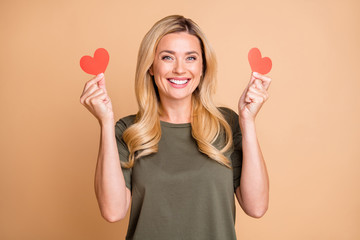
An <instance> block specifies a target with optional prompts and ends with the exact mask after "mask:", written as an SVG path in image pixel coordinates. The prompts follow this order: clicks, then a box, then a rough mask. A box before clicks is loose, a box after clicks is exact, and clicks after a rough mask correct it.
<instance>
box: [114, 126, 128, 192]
mask: <svg viewBox="0 0 360 240" xmlns="http://www.w3.org/2000/svg"><path fill="white" fill-rule="evenodd" d="M127 127H128V126H127V124H126V120H124V119H120V120H119V121H117V122H116V125H115V137H116V144H117V148H118V152H119V158H120V161H121V162H128V161H129V149H128V147H127V145H126V143H125V142H124V139H123V138H122V135H123V133H124V131H125V130H126V128H127ZM121 169H122V172H123V175H124V179H125V184H126V187H127V188H128V189H129V190H130V192H131V174H132V168H124V167H121Z"/></svg>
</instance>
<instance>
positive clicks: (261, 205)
mask: <svg viewBox="0 0 360 240" xmlns="http://www.w3.org/2000/svg"><path fill="white" fill-rule="evenodd" d="M239 124H240V128H241V132H242V149H243V164H242V172H241V179H240V188H239V189H240V194H239V196H240V199H239V201H241V203H240V204H241V205H242V207H243V209H244V210H245V211H246V212H247V213H248V214H249V215H252V216H254V217H261V216H262V215H263V214H264V213H265V212H266V210H267V207H268V201H269V177H268V173H267V169H266V164H265V161H264V158H263V156H262V153H261V149H260V145H259V142H258V139H257V136H256V128H255V122H254V121H246V120H241V119H240V120H239Z"/></svg>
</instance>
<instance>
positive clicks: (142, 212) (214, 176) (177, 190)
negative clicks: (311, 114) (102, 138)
mask: <svg viewBox="0 0 360 240" xmlns="http://www.w3.org/2000/svg"><path fill="white" fill-rule="evenodd" d="M219 109H220V111H221V112H222V113H223V115H224V117H225V118H226V120H227V121H228V123H229V124H230V126H231V128H232V131H233V141H234V146H233V148H232V149H231V151H228V152H227V153H226V154H225V156H227V157H228V158H229V159H230V160H231V161H230V162H231V164H232V167H233V169H229V168H228V167H226V166H223V165H221V164H219V163H217V162H216V161H214V160H212V159H210V158H209V157H208V156H207V155H205V154H203V153H201V152H200V151H199V150H198V147H197V144H196V141H195V140H194V139H193V137H192V135H191V123H183V124H173V123H168V122H163V121H161V122H160V125H161V139H160V142H159V144H158V152H157V153H155V154H151V155H148V156H145V157H142V158H140V159H137V160H135V164H134V166H133V168H131V169H126V168H122V171H123V174H124V178H125V182H126V187H127V188H129V189H130V191H131V195H132V201H131V210H130V222H129V226H128V231H127V235H126V239H133V240H180V239H182V240H192V239H194V240H233V239H236V234H235V227H234V225H235V200H234V191H235V189H236V188H237V187H238V186H239V185H240V173H241V165H242V148H241V132H240V127H239V121H238V115H237V114H236V113H235V112H234V111H232V110H230V109H228V108H219ZM134 119H135V115H130V116H127V117H124V118H122V119H120V120H119V121H118V122H117V123H116V126H115V130H116V139H117V146H118V150H119V156H120V161H124V162H125V161H128V156H129V152H128V148H127V146H126V143H125V142H124V140H123V139H122V133H123V132H124V130H125V129H126V128H127V127H129V126H130V125H131V124H133V122H134ZM204 127H206V126H204Z"/></svg>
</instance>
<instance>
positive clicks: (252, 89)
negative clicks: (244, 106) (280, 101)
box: [248, 85, 268, 100]
mask: <svg viewBox="0 0 360 240" xmlns="http://www.w3.org/2000/svg"><path fill="white" fill-rule="evenodd" d="M248 91H249V92H250V93H252V94H255V95H257V96H259V97H262V98H263V99H264V100H266V99H267V98H268V93H267V91H266V90H264V89H258V88H256V87H255V86H253V85H252V86H250V88H249V90H248Z"/></svg>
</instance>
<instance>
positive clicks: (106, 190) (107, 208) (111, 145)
mask: <svg viewBox="0 0 360 240" xmlns="http://www.w3.org/2000/svg"><path fill="white" fill-rule="evenodd" d="M94 184H95V193H96V197H97V200H98V203H99V207H100V210H101V213H102V215H103V217H104V218H105V219H106V220H108V221H110V222H113V221H117V220H120V219H122V218H123V217H124V216H125V214H126V212H127V209H128V207H129V198H130V196H128V195H129V193H127V192H128V191H127V188H126V185H125V180H124V176H123V173H122V170H121V165H120V160H119V154H118V150H117V145H116V139H115V129H114V122H113V121H108V122H106V123H103V124H101V133H100V146H99V155H98V161H97V166H96V171H95V182H94Z"/></svg>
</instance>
